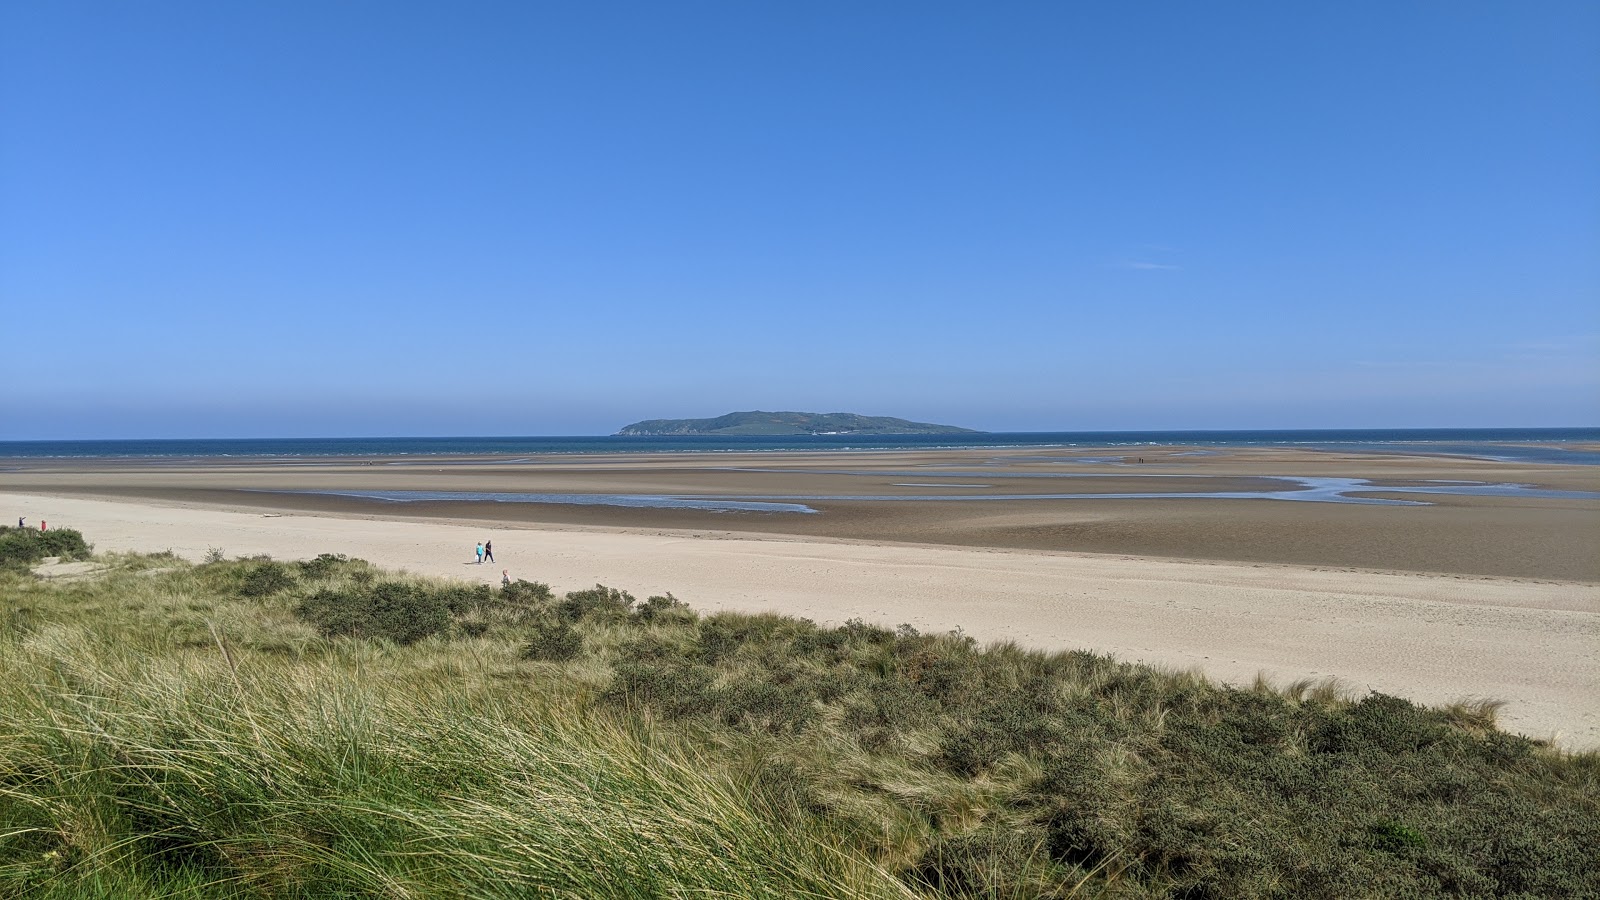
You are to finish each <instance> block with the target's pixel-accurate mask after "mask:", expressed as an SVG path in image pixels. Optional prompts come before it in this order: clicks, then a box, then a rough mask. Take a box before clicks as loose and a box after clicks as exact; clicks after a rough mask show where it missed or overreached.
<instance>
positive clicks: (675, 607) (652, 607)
mask: <svg viewBox="0 0 1600 900" xmlns="http://www.w3.org/2000/svg"><path fill="white" fill-rule="evenodd" d="M633 614H634V616H635V617H636V618H637V619H638V620H639V621H641V622H645V623H649V622H654V621H657V620H658V619H659V620H662V621H666V620H668V619H683V620H686V621H692V620H693V619H694V618H695V613H694V610H692V609H690V608H689V604H687V603H685V602H683V601H682V600H679V599H678V598H677V597H674V596H672V595H671V594H667V595H665V596H655V597H649V598H647V599H646V600H645V601H644V602H643V603H641V604H639V605H638V606H636V607H634V610H633Z"/></svg>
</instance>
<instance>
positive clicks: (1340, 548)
mask: <svg viewBox="0 0 1600 900" xmlns="http://www.w3.org/2000/svg"><path fill="white" fill-rule="evenodd" d="M0 466H4V467H6V469H7V470H6V471H0V489H4V490H16V491H23V492H40V493H62V494H72V495H77V496H102V497H124V498H139V499H147V500H156V501H171V502H184V503H197V504H208V505H215V506H219V507H225V508H238V509H259V510H263V511H278V512H294V511H318V512H325V513H332V514H337V515H348V516H375V517H386V518H407V519H453V520H461V521H477V522H482V523H485V524H495V523H505V524H514V525H518V526H538V525H544V526H552V527H572V526H601V527H615V528H646V529H674V530H679V529H691V530H693V529H712V530H724V531H734V532H742V533H752V534H765V535H792V536H803V537H809V538H824V539H849V540H870V541H883V542H896V543H913V544H940V545H954V546H963V547H993V548H1006V549H1020V550H1038V551H1057V552H1070V553H1102V554H1125V555H1137V556H1148V557H1166V558H1178V559H1203V560H1230V561H1237V562H1250V563H1257V562H1259V563H1279V564H1296V565H1311V566H1334V567H1343V568H1360V569H1370V570H1376V571H1408V572H1436V573H1447V574H1457V575H1478V576H1500V577H1511V578H1528V579H1557V580H1581V581H1600V551H1597V550H1596V548H1597V547H1600V499H1551V498H1539V497H1480V496H1455V495H1448V494H1429V495H1415V494H1405V493H1385V492H1383V491H1382V490H1381V489H1379V488H1380V487H1381V486H1392V487H1396V488H1400V487H1408V486H1416V485H1427V484H1435V483H1438V482H1479V483H1484V482H1487V483H1513V484H1528V485H1534V486H1537V487H1541V488H1546V489H1554V490H1569V491H1588V492H1600V468H1597V467H1589V466H1562V465H1530V464H1513V463H1505V462H1496V461H1488V460H1475V459H1462V458H1450V457H1427V456H1416V455H1383V454H1365V453H1328V452H1315V451H1306V450H1283V449H1272V448H1250V449H1237V448H1233V449H1222V450H1217V449H1206V450H1196V449H1195V448H1182V447H1176V448H1140V449H1139V450H1138V451H1137V452H1136V453H1126V452H1121V451H1116V452H1112V451H1106V450H1100V451H1095V450H1077V451H1051V450H1031V449H1030V450H1021V451H1019V450H1009V451H1005V452H996V451H988V450H945V451H914V452H895V451H887V452H860V453H846V452H829V453H693V454H687V453H686V454H653V455H646V454H640V455H634V456H627V455H603V456H601V455H597V456H542V457H518V458H514V459H507V458H496V457H478V458H472V457H445V458H439V457H428V458H414V459H408V458H395V457H378V458H371V459H331V460H305V459H294V460H255V459H231V460H212V459H208V460H200V461H185V460H176V459H163V460H12V461H6V462H4V463H0ZM1293 477H1309V478H1330V477H1336V478H1363V479H1369V480H1370V481H1371V482H1372V483H1373V485H1374V486H1375V488H1374V490H1373V491H1370V492H1364V493H1362V494H1360V495H1359V496H1361V497H1366V498H1373V499H1390V500H1401V501H1410V502H1412V503H1419V505H1405V506H1401V505H1395V506H1369V505H1358V504H1339V503H1321V502H1285V501H1282V500H1266V499H1248V500H1241V499H1210V498H1205V497H1203V496H1201V495H1204V494H1207V493H1215V492H1241V491H1242V492H1248V491H1266V490H1282V489H1294V488H1296V487H1297V485H1296V484H1295V483H1293V482H1289V481H1283V480H1280V479H1284V478H1293ZM363 490H365V491H440V492H464V493H483V492H507V493H532V494H576V495H585V496H588V495H643V496H684V497H726V498H751V499H768V498H772V499H775V500H777V501H779V502H790V503H796V504H803V505H805V506H807V507H809V508H811V509H813V510H815V514H802V513H794V512H742V511H741V512H731V511H719V512H711V511H706V510H697V509H651V508H631V507H619V506H604V505H575V504H547V503H509V502H501V503H493V502H464V501H460V500H431V501H418V502H403V503H402V502H393V501H385V500H375V499H363V498H354V497H346V496H334V495H331V494H318V493H275V492H307V491H358V492H359V491H363ZM1141 492H1163V493H1176V494H1183V495H1192V496H1182V497H1178V498H1174V499H1131V500H1130V499H1116V498H1113V497H1109V496H1108V497H1105V498H1104V499H1100V498H1098V497H1091V498H1089V499H1071V500H1010V499H1000V498H1003V497H1013V496H1018V495H1038V494H1077V495H1085V494H1087V495H1113V494H1121V493H1141ZM858 496H872V497H888V498H894V497H904V498H907V499H905V500H904V501H895V500H883V499H878V500H851V499H827V500H817V499H806V498H815V497H829V498H848V497H858ZM914 497H915V498H929V497H933V498H949V499H947V500H940V499H909V498H914ZM990 498H994V499H990Z"/></svg>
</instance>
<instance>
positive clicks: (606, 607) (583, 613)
mask: <svg viewBox="0 0 1600 900" xmlns="http://www.w3.org/2000/svg"><path fill="white" fill-rule="evenodd" d="M632 607H633V595H632V594H630V593H628V592H627V591H619V590H617V589H616V588H608V587H606V586H605V585H603V584H597V585H595V586H594V587H592V588H589V589H588V590H586V591H573V592H571V593H569V594H567V596H566V597H565V598H564V599H562V600H561V601H560V602H558V603H556V605H555V612H556V615H558V616H560V617H561V618H563V619H566V620H567V621H568V622H577V621H580V620H582V619H586V618H590V617H593V618H617V617H620V616H626V615H628V613H629V611H630V610H631V609H632Z"/></svg>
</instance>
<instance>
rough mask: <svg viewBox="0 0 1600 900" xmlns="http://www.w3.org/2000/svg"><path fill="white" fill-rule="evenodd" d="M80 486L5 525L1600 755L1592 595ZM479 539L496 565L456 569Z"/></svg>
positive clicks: (1334, 572)
mask: <svg viewBox="0 0 1600 900" xmlns="http://www.w3.org/2000/svg"><path fill="white" fill-rule="evenodd" d="M9 487H10V485H8V484H6V483H4V482H0V488H9ZM69 487H74V486H69ZM75 487H76V489H77V490H78V491H79V492H80V493H72V492H70V491H68V490H52V491H47V492H45V491H26V492H25V491H13V490H9V489H7V490H5V492H3V493H0V509H4V510H6V511H7V512H8V514H10V515H26V516H28V517H29V520H30V521H31V522H37V521H38V520H40V519H48V520H49V521H50V522H51V523H52V526H64V527H72V528H76V529H79V530H81V531H82V532H83V533H84V534H85V536H86V537H87V538H88V539H89V540H91V541H92V542H93V543H94V544H95V546H96V549H97V550H98V551H102V552H103V551H122V550H130V551H142V552H149V551H160V550H169V549H170V550H172V551H173V552H175V553H178V554H179V555H182V556H184V557H186V558H189V559H193V560H198V559H200V558H202V557H203V556H204V555H205V554H206V553H207V552H208V551H209V550H212V549H213V548H215V549H220V550H222V551H224V552H225V553H226V554H228V555H229V556H238V555H253V554H263V553H264V554H270V555H272V556H274V557H276V558H283V559H293V558H307V557H311V556H315V555H316V554H318V553H344V554H348V555H350V556H355V557H360V558H363V559H367V560H369V561H371V562H373V563H376V564H378V565H380V566H383V567H386V568H392V569H404V570H407V571H410V572H416V573H422V574H428V575H437V576H444V577H449V578H457V579H464V580H470V581H481V582H486V583H498V581H499V579H500V570H501V569H502V568H504V569H508V570H509V571H510V573H511V576H512V577H513V578H526V579H529V580H537V581H544V582H547V583H549V584H551V585H552V586H553V587H555V588H556V589H557V590H558V591H567V590H574V589H578V588H582V587H588V586H592V585H593V584H595V583H604V584H607V585H610V586H613V587H618V588H622V589H624V590H628V591H630V592H632V593H634V594H635V595H636V596H639V597H641V598H642V597H644V596H647V595H650V594H655V593H665V592H669V591H670V592H671V593H673V594H674V595H676V596H677V597H679V598H680V599H683V600H685V601H687V602H689V603H690V604H691V605H693V606H694V607H696V608H697V609H700V610H702V611H708V612H709V611H715V610H742V611H752V612H776V613H782V614H786V615H795V616H804V617H807V618H811V619H815V620H818V621H822V622H828V623H839V622H843V621H845V620H847V619H852V618H861V619H865V620H868V621H872V622H877V623H882V624H886V625H897V624H900V623H906V624H910V625H913V626H915V627H917V628H919V629H923V630H934V631H942V630H951V629H957V628H959V629H961V630H963V631H964V632H966V633H968V634H970V635H972V636H973V637H975V638H977V639H979V640H980V641H985V642H988V641H1015V642H1017V643H1018V644H1021V645H1023V646H1026V647H1032V648H1040V649H1047V650H1057V649H1085V650H1092V651H1096V652H1101V653H1109V654H1113V655H1115V656H1116V657H1118V658H1119V659H1123V660H1128V661H1140V662H1147V663H1153V664H1156V665H1159V666H1164V667H1168V668H1173V669H1198V670H1200V671H1202V672H1204V673H1206V674H1207V675H1209V676H1211V677H1213V678H1216V679H1220V680H1225V681H1229V682H1234V683H1248V682H1250V681H1251V680H1253V679H1254V678H1256V677H1257V676H1258V675H1264V676H1266V677H1268V678H1270V679H1273V680H1275V681H1278V682H1288V681H1291V680H1297V679H1301V678H1337V679H1339V680H1340V682H1342V683H1343V684H1344V685H1345V686H1346V687H1347V688H1348V689H1349V690H1350V691H1352V692H1355V693H1358V694H1359V693H1365V692H1367V691H1381V692H1384V693H1390V694H1396V695H1399V696H1403V697H1406V698H1409V699H1412V700H1415V701H1418V702H1426V703H1435V704H1438V703H1448V702H1452V701H1456V700H1462V699H1471V698H1493V699H1499V700H1504V701H1506V704H1507V705H1506V707H1505V709H1504V710H1503V712H1502V714H1501V722H1502V725H1504V726H1505V727H1508V728H1510V729H1511V730H1515V731H1519V732H1522V733H1525V734H1528V735H1530V736H1533V737H1536V738H1554V739H1555V740H1557V741H1558V742H1559V743H1560V744H1561V745H1563V746H1567V747H1573V748H1594V747H1600V652H1597V651H1600V586H1597V585H1596V584H1595V583H1593V582H1588V581H1581V580H1559V579H1538V580H1535V579H1529V578H1525V577H1496V576H1485V575H1474V574H1463V573H1448V572H1432V573H1422V572H1399V571H1368V570H1359V569H1348V568H1342V567H1340V568H1336V567H1330V566H1312V565H1294V564H1286V563H1281V562H1278V563H1273V562H1251V561H1218V560H1195V559H1180V558H1159V557H1153V556H1138V555H1130V554H1094V553H1081V552H1063V551H1052V550H1042V549H1030V548H1018V547H983V546H950V545H943V546H941V545H938V544H932V543H918V542H905V541H900V542H890V541H883V540H865V539H855V538H840V537H826V536H820V535H794V534H776V533H766V534H763V533H759V532H755V531H733V530H726V529H713V528H708V527H700V528H690V527H681V525H682V520H681V519H674V520H673V522H674V524H675V525H678V526H680V527H671V528H667V527H659V526H654V525H652V526H642V527H641V526H638V525H635V526H614V525H613V526H606V525H596V524H574V523H560V522H555V523H551V522H544V523H540V522H528V521H516V520H505V521H485V520H483V519H477V520H468V519H462V518H456V517H449V516H443V517H441V516H430V517H420V516H418V515H417V514H416V511H415V510H408V512H407V514H406V515H382V514H379V512H378V511H374V510H371V509H366V508H361V509H360V510H359V511H358V509H357V508H353V507H342V508H340V509H337V510H304V509H302V510H294V509H291V508H281V509H262V508H252V507H250V506H247V505H240V504H234V505H231V506H230V505H228V504H225V503H218V502H198V501H196V500H194V499H192V498H189V499H173V497H172V496H167V497H164V498H163V497H144V498H139V497H130V496H121V497H114V498H113V497H90V496H84V495H82V494H81V491H82V488H83V486H82V485H81V484H80V485H76V486H75ZM180 496H181V494H180ZM207 496H211V497H213V498H214V496H215V495H207ZM714 521H717V522H719V523H720V522H722V521H726V522H727V524H730V525H733V524H737V522H736V521H735V520H728V519H724V520H714ZM484 538H492V539H493V540H494V545H495V552H496V555H497V557H498V559H499V562H498V563H497V564H496V565H494V566H489V565H476V564H474V562H473V559H474V557H473V553H472V548H473V545H474V543H475V542H476V541H478V540H482V539H484Z"/></svg>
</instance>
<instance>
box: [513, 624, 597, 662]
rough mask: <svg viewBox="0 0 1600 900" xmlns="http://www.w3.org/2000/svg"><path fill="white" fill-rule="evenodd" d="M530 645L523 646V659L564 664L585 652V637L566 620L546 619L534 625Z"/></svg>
mask: <svg viewBox="0 0 1600 900" xmlns="http://www.w3.org/2000/svg"><path fill="white" fill-rule="evenodd" d="M529 637H530V640H529V641H528V643H526V644H524V645H523V646H522V658H523V659H536V660H543V661H545V662H562V661H564V660H569V659H572V658H573V657H575V656H577V655H578V654H579V653H581V652H583V635H580V634H579V633H578V630H577V629H576V628H573V627H572V623H570V622H568V621H567V620H565V619H557V618H546V619H542V620H540V621H539V622H538V623H537V624H535V625H534V627H533V629H532V631H531V633H530V635H529Z"/></svg>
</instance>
